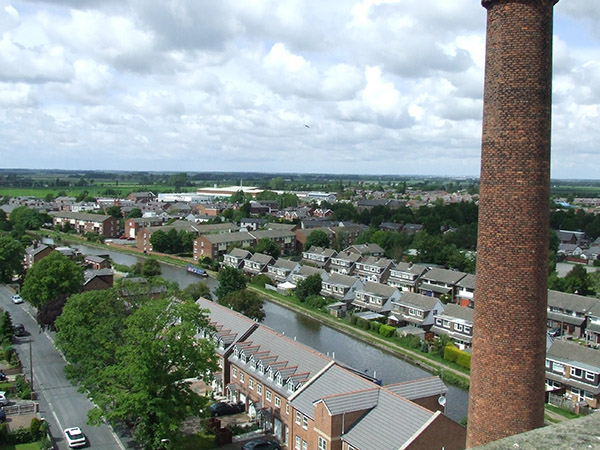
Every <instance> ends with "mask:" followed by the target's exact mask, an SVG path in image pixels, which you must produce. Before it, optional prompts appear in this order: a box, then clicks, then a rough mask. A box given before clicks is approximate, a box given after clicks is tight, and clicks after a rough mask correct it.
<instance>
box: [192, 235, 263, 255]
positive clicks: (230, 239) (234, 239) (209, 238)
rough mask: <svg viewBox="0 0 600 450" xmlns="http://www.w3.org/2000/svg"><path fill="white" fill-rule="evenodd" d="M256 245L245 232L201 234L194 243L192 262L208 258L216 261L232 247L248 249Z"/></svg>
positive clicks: (253, 239) (252, 237)
mask: <svg viewBox="0 0 600 450" xmlns="http://www.w3.org/2000/svg"><path fill="white" fill-rule="evenodd" d="M254 245H256V239H255V238H254V236H252V235H251V234H250V233H248V232H246V231H237V232H232V233H218V234H201V235H199V236H198V237H197V238H196V240H195V241H194V250H193V255H194V260H195V261H198V260H199V259H201V258H203V257H205V256H208V257H209V258H212V259H218V258H220V257H221V256H223V255H225V253H227V249H229V248H231V247H232V246H236V247H241V248H249V247H252V246H254Z"/></svg>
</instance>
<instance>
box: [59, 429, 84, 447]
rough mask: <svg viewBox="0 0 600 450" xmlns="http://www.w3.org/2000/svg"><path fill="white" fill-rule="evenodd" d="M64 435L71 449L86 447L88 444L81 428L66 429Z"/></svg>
mask: <svg viewBox="0 0 600 450" xmlns="http://www.w3.org/2000/svg"><path fill="white" fill-rule="evenodd" d="M64 433H65V439H66V440H67V444H68V445H69V448H75V447H84V446H85V445H86V443H87V440H86V438H85V434H83V431H81V428H79V427H72V428H65V431H64Z"/></svg>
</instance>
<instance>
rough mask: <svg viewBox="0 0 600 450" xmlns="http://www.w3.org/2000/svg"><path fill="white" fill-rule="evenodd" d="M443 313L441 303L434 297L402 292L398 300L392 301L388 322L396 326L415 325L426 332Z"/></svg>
mask: <svg viewBox="0 0 600 450" xmlns="http://www.w3.org/2000/svg"><path fill="white" fill-rule="evenodd" d="M443 311H444V305H443V303H442V302H441V301H440V300H439V299H437V298H435V297H430V296H427V295H422V294H417V293H416V292H403V293H402V295H401V296H400V298H399V299H397V300H393V301H392V310H391V312H390V315H389V317H388V321H389V322H390V323H391V324H394V325H396V326H405V325H415V326H417V327H419V328H423V329H425V330H426V331H427V330H429V329H430V328H431V326H432V325H433V323H434V320H435V317H436V316H438V315H440V314H441V313H442V312H443Z"/></svg>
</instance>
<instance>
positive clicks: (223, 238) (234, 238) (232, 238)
mask: <svg viewBox="0 0 600 450" xmlns="http://www.w3.org/2000/svg"><path fill="white" fill-rule="evenodd" d="M203 237H204V238H205V239H206V240H208V241H209V242H210V243H212V244H223V243H226V242H240V241H254V238H253V237H252V235H251V234H250V233H248V232H246V231H234V232H232V233H217V234H205V235H203Z"/></svg>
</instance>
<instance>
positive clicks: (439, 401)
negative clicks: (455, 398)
mask: <svg viewBox="0 0 600 450" xmlns="http://www.w3.org/2000/svg"><path fill="white" fill-rule="evenodd" d="M438 404H439V405H440V406H446V397H444V396H443V395H440V398H438Z"/></svg>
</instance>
